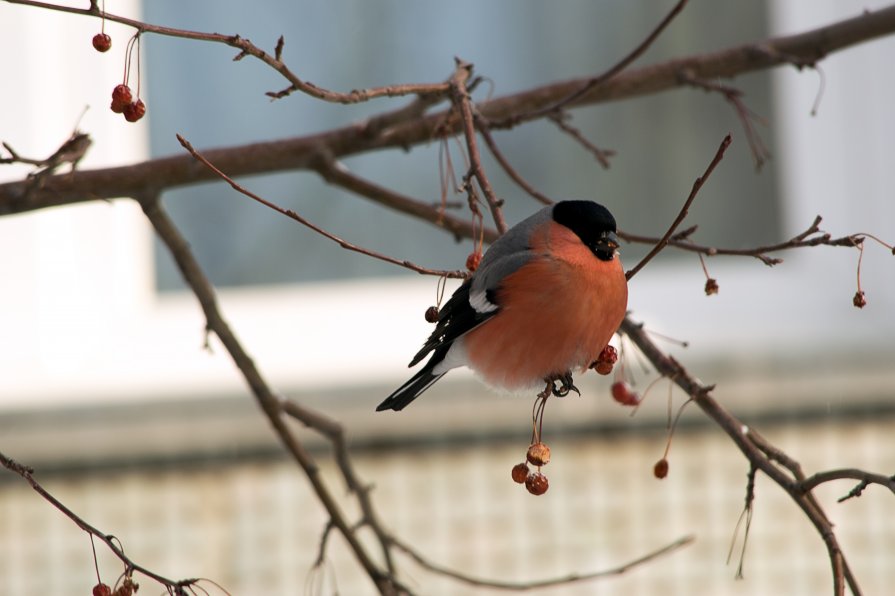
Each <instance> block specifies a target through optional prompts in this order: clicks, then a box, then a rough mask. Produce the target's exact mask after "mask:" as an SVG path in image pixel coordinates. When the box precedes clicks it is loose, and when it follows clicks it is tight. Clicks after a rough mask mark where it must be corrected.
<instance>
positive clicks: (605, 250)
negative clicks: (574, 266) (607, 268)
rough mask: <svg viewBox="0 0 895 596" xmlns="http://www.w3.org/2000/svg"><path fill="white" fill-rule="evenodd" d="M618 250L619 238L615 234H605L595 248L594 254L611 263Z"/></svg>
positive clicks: (601, 235)
mask: <svg viewBox="0 0 895 596" xmlns="http://www.w3.org/2000/svg"><path fill="white" fill-rule="evenodd" d="M617 249H618V236H616V235H615V232H603V233H602V234H600V238H599V240H597V242H596V244H595V245H594V247H593V251H594V254H595V255H597V257H598V258H599V259H601V260H603V261H610V260H612V257H613V256H614V255H615V251H616V250H617Z"/></svg>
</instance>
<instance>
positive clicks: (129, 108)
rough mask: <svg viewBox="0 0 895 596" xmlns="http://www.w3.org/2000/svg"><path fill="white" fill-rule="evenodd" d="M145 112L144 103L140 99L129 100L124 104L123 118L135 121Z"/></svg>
mask: <svg viewBox="0 0 895 596" xmlns="http://www.w3.org/2000/svg"><path fill="white" fill-rule="evenodd" d="M145 113H146V104H144V103H143V100H142V99H138V100H137V101H134V102H131V103H129V104H127V105H126V106H124V119H125V120H127V121H128V122H136V121H137V120H139V119H140V118H142V117H143V115H144V114H145Z"/></svg>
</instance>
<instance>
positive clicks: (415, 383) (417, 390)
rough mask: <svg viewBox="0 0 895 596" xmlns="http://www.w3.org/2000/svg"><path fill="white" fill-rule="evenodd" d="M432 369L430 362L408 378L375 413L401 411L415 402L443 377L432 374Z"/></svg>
mask: <svg viewBox="0 0 895 596" xmlns="http://www.w3.org/2000/svg"><path fill="white" fill-rule="evenodd" d="M433 360H434V358H433ZM433 368H434V364H433V363H432V361H431V360H430V361H429V362H428V363H427V364H426V366H424V367H423V368H422V369H420V370H419V371H418V372H417V373H416V374H415V375H413V376H412V377H410V380H409V381H407V382H406V383H404V384H403V385H401V386H400V387H398V388H397V389H395V391H394V393H392V394H391V395H389V396H388V397H387V398H385V401H383V402H382V403H381V404H379V405H378V406H376V411H377V412H381V411H383V410H394V411H396V412H397V411H398V410H403V409H404V408H405V407H407V404H409V403H410V402H412V401H413V400H415V399H416V398H417V397H419V396H420V394H421V393H422V392H423V391H425V390H426V389H428V388H429V387H431V386H432V383H434V382H435V381H437V380H438V379H440V378H441V377H443V376H444V373H441V374H433V373H432V369H433Z"/></svg>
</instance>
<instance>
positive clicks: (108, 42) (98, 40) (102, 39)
mask: <svg viewBox="0 0 895 596" xmlns="http://www.w3.org/2000/svg"><path fill="white" fill-rule="evenodd" d="M111 47H112V38H111V37H109V36H108V35H107V34H105V33H97V34H96V35H94V36H93V48H94V49H95V50H96V51H97V52H108V51H109V49H110V48H111Z"/></svg>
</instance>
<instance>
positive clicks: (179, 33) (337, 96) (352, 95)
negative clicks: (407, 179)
mask: <svg viewBox="0 0 895 596" xmlns="http://www.w3.org/2000/svg"><path fill="white" fill-rule="evenodd" d="M5 1H6V2H9V3H10V4H23V5H26V6H34V7H36V8H44V9H47V10H58V11H61V12H68V13H72V14H78V15H83V16H91V17H102V18H104V19H105V20H107V21H112V22H115V23H121V24H123V25H128V26H130V27H133V28H134V29H136V30H137V31H138V32H139V33H155V34H157V35H165V36H168V37H179V38H181V39H191V40H195V41H204V42H209V43H221V44H225V45H228V46H230V47H232V48H236V49H238V50H239V53H238V54H237V55H236V57H234V58H233V59H234V60H241V59H242V58H244V57H245V56H252V57H253V58H257V59H258V60H260V61H261V62H263V63H265V64H267V65H268V66H270V67H271V68H273V69H274V70H275V71H277V72H278V73H280V75H281V76H282V77H283V78H285V79H286V80H287V81H289V83H290V85H289V87H287V88H286V89H283V90H282V91H276V92H268V93H267V95H268V96H269V97H271V98H273V99H279V98H281V97H285V96H287V95H289V94H291V93H293V92H294V91H300V92H302V93H305V94H307V95H310V96H311V97H314V98H316V99H320V100H323V101H328V102H332V103H341V104H352V103H361V102H365V101H369V100H371V99H376V98H379V97H401V96H404V95H420V96H433V95H434V96H442V97H444V96H446V95H447V92H448V85H447V84H446V83H421V84H405V85H389V86H385V87H374V88H371V89H355V90H352V91H350V92H348V93H339V92H336V91H330V90H328V89H324V88H323V87H319V86H317V85H315V84H314V83H311V82H310V81H304V80H302V79H301V78H299V77H298V76H297V75H296V74H295V73H293V72H292V71H291V70H290V69H289V67H288V66H286V64H285V63H284V62H283V61H282V60H281V54H282V51H283V43H284V41H283V39H282V37H280V40H278V42H277V46H276V48H275V50H274V55H273V56H271V55H270V54H268V53H267V52H265V51H264V50H262V49H261V48H259V47H258V46H256V45H255V44H253V43H252V42H250V41H249V40H248V39H244V38H242V37H240V36H239V35H222V34H220V33H204V32H201V31H189V30H187V29H175V28H173V27H163V26H160V25H152V24H149V23H144V22H142V21H138V20H136V19H129V18H127V17H121V16H118V15H114V14H110V13H107V12H102V11H100V10H99V9H98V8H97V7H96V6H95V5H91V6H90V8H87V9H80V8H74V7H70V6H60V5H58V4H48V3H46V2H35V1H32V0H5Z"/></svg>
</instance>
